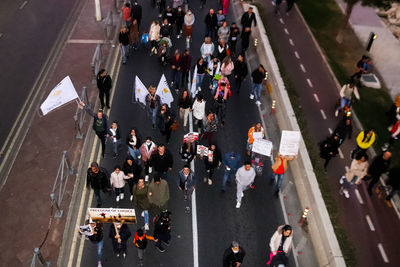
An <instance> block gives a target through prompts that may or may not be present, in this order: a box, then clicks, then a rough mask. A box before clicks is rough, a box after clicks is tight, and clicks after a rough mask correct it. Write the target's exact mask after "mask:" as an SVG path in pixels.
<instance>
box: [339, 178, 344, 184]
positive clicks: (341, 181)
mask: <svg viewBox="0 0 400 267" xmlns="http://www.w3.org/2000/svg"><path fill="white" fill-rule="evenodd" d="M344 179H346V177H344V176H342V177H340V180H339V183H340V184H343V183H344Z"/></svg>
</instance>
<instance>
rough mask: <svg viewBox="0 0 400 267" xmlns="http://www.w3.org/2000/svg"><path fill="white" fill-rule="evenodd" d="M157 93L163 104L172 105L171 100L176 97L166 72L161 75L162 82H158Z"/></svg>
mask: <svg viewBox="0 0 400 267" xmlns="http://www.w3.org/2000/svg"><path fill="white" fill-rule="evenodd" d="M156 94H157V95H158V96H159V97H160V101H161V103H162V104H167V105H168V106H169V107H171V102H173V101H174V97H173V96H172V93H171V90H170V89H169V86H168V82H167V79H166V78H165V76H164V74H163V75H162V76H161V79H160V82H159V83H158V86H157V91H156Z"/></svg>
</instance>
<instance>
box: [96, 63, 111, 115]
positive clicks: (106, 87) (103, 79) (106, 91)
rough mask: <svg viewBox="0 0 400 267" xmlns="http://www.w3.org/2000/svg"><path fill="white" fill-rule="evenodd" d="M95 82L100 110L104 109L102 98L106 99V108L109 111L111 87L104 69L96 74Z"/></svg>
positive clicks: (109, 78) (108, 76) (109, 79)
mask: <svg viewBox="0 0 400 267" xmlns="http://www.w3.org/2000/svg"><path fill="white" fill-rule="evenodd" d="M96 81H97V88H98V89H99V99H100V106H101V109H104V96H105V97H106V107H107V108H108V109H110V90H111V87H112V80H111V77H110V75H108V74H107V72H106V70H105V69H101V70H100V71H99V72H98V73H97V77H96Z"/></svg>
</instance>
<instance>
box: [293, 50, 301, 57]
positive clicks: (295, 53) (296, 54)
mask: <svg viewBox="0 0 400 267" xmlns="http://www.w3.org/2000/svg"><path fill="white" fill-rule="evenodd" d="M294 55H295V56H296V57H297V58H298V59H299V58H300V56H299V53H297V51H294Z"/></svg>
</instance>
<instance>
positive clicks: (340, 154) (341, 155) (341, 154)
mask: <svg viewBox="0 0 400 267" xmlns="http://www.w3.org/2000/svg"><path fill="white" fill-rule="evenodd" d="M338 151H339V157H340V158H341V159H344V155H343V152H342V150H341V149H340V148H339V149H338Z"/></svg>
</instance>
